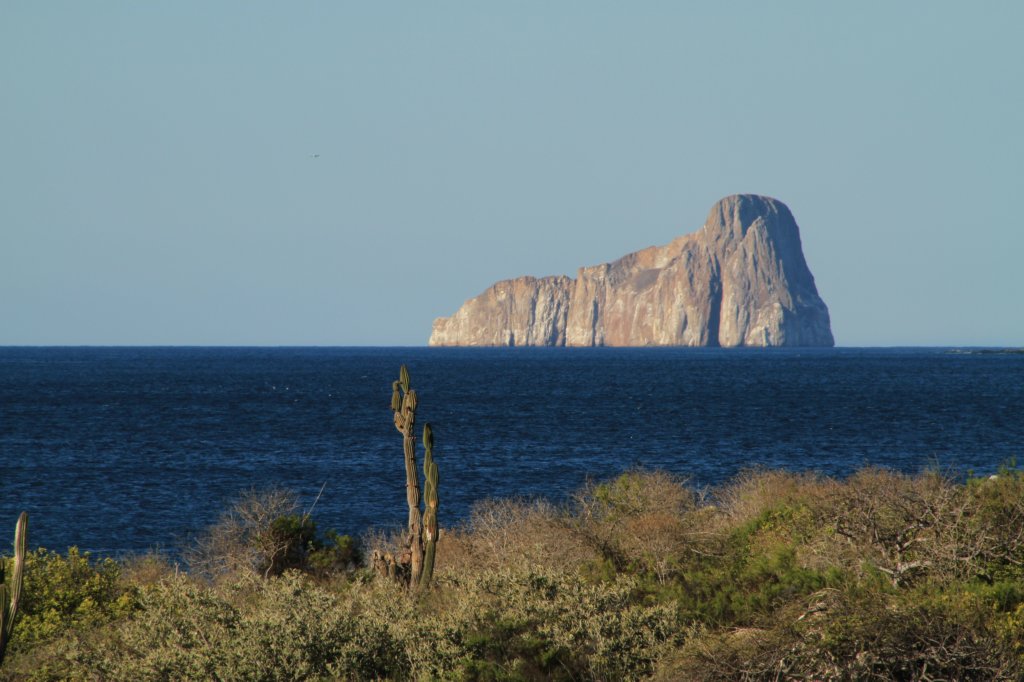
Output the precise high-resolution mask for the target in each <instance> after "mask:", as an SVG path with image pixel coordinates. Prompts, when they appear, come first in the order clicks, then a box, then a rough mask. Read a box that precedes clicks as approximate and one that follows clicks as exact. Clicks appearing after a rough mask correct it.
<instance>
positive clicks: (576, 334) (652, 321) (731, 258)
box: [430, 194, 833, 347]
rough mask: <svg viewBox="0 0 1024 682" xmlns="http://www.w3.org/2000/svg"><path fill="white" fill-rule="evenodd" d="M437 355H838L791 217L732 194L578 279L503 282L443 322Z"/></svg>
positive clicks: (769, 203)
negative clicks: (524, 349) (804, 351)
mask: <svg viewBox="0 0 1024 682" xmlns="http://www.w3.org/2000/svg"><path fill="white" fill-rule="evenodd" d="M430 345H432V346H518V345H544V346H650V345H676V346H728V347H731V346H831V345H833V339H832V331H831V328H830V323H829V315H828V308H827V307H826V306H825V303H824V301H822V300H821V298H820V297H819V296H818V291H817V288H816V287H815V284H814V277H813V276H812V275H811V271H810V269H809V268H808V267H807V262H806V261H805V260H804V255H803V249H802V247H801V243H800V231H799V228H798V227H797V224H796V220H795V219H794V218H793V214H792V213H791V212H790V210H789V208H788V207H787V206H786V205H785V204H784V203H782V202H781V201H779V200H777V199H772V198H770V197H764V196H759V195H755V194H734V195H732V196H728V197H725V198H724V199H721V200H719V201H718V202H717V203H715V205H714V206H713V207H712V208H711V211H710V212H709V213H708V217H707V220H706V221H705V223H704V226H703V228H702V229H701V230H699V231H697V232H696V233H692V234H689V235H684V236H682V237H679V238H678V239H675V240H673V241H672V242H671V243H670V244H668V245H667V246H662V247H650V248H647V249H643V250H642V251H637V252H635V253H631V254H628V255H626V256H623V257H622V258H620V259H618V260H616V261H613V262H611V263H604V264H602V265H596V266H590V267H583V268H580V270H579V273H578V275H577V277H576V279H571V278H568V277H544V278H539V279H537V278H533V277H521V278H518V279H514V280H505V281H503V282H498V283H497V284H495V285H494V286H492V287H491V288H489V289H488V290H487V291H485V292H484V293H483V294H481V295H480V296H477V297H476V298H472V299H470V300H469V301H467V302H466V303H465V304H464V305H463V306H462V308H460V309H459V310H458V311H457V312H456V313H455V314H454V315H452V316H451V317H448V318H438V319H437V320H436V321H435V322H434V329H433V333H432V334H431V336H430Z"/></svg>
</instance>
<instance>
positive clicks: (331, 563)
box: [186, 489, 360, 580]
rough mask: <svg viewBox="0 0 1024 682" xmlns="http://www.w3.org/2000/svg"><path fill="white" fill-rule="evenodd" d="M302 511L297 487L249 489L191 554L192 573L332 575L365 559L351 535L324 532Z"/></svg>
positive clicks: (209, 575)
mask: <svg viewBox="0 0 1024 682" xmlns="http://www.w3.org/2000/svg"><path fill="white" fill-rule="evenodd" d="M297 509H298V500H297V496H296V495H295V493H293V492H291V491H287V490H282V489H271V490H267V491H255V490H250V491H248V492H246V493H244V494H243V495H242V496H241V497H240V498H239V499H238V500H237V501H236V502H235V503H234V504H232V506H231V508H230V509H229V510H228V511H227V512H225V513H224V514H222V515H221V518H220V519H219V520H218V521H217V523H215V524H214V525H213V526H211V527H210V528H209V529H208V530H207V531H206V532H205V533H204V534H202V535H201V536H200V537H199V538H198V539H197V541H196V544H195V546H194V547H193V548H191V550H190V551H189V552H188V554H187V556H186V558H187V560H188V563H189V567H190V569H191V571H192V573H193V574H194V575H197V576H202V577H205V578H207V579H209V580H223V579H228V578H231V577H235V576H241V575H259V576H263V577H270V576H278V575H281V574H282V573H284V572H285V571H286V570H289V569H298V570H302V571H307V572H310V573H314V574H316V575H319V576H326V575H329V574H331V573H333V572H337V571H342V570H351V569H352V568H354V567H355V566H356V565H357V564H358V563H359V562H360V554H359V550H358V547H357V545H356V543H355V541H354V540H353V539H352V538H351V537H349V536H347V535H339V534H338V533H336V532H335V531H333V530H328V531H327V532H326V533H323V534H321V533H319V532H318V531H317V527H316V522H315V521H314V520H313V519H312V517H310V516H309V515H308V514H298V513H297Z"/></svg>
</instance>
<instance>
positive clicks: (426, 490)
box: [419, 424, 438, 587]
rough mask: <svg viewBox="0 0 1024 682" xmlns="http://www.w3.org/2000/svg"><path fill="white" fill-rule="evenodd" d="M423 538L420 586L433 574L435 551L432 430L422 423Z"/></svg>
mask: <svg viewBox="0 0 1024 682" xmlns="http://www.w3.org/2000/svg"><path fill="white" fill-rule="evenodd" d="M423 447H424V450H425V454H424V456H423V540H424V542H425V544H426V548H425V556H424V559H423V574H422V575H421V576H420V582H419V586H420V587H429V586H430V581H431V579H432V578H433V576H434V557H435V554H436V552H437V536H438V532H437V463H436V462H435V461H434V431H433V429H431V428H430V424H424V425H423Z"/></svg>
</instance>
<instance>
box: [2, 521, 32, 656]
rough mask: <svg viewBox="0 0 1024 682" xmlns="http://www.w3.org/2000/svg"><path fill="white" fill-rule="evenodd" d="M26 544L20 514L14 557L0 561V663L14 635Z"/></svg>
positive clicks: (26, 530) (25, 535)
mask: <svg viewBox="0 0 1024 682" xmlns="http://www.w3.org/2000/svg"><path fill="white" fill-rule="evenodd" d="M27 543H28V514H26V513H25V512H21V516H19V517H18V523H17V525H16V526H15V527H14V557H13V558H11V559H0V663H3V660H4V654H5V653H6V652H7V643H8V642H10V641H11V635H12V634H14V617H15V616H16V615H17V614H18V602H19V601H21V584H22V579H23V578H24V571H25V546H26V544H27Z"/></svg>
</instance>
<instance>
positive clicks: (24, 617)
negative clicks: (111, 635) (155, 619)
mask: <svg viewBox="0 0 1024 682" xmlns="http://www.w3.org/2000/svg"><path fill="white" fill-rule="evenodd" d="M26 559H27V561H26V566H25V586H24V588H23V591H22V601H21V607H20V609H19V614H18V627H17V628H15V630H14V639H13V641H12V648H13V649H14V650H18V649H24V648H27V647H30V646H31V645H33V644H34V643H36V642H39V641H42V640H46V639H50V638H52V637H55V636H58V635H61V634H63V633H64V632H66V631H68V630H74V629H85V628H96V627H98V626H101V625H103V624H105V623H109V622H111V621H113V620H116V619H118V618H122V617H124V616H126V615H128V614H129V613H131V612H132V611H133V610H134V609H135V608H137V606H138V594H137V591H136V590H135V589H134V588H133V587H132V586H130V585H126V584H124V583H123V582H122V580H121V574H122V565H121V564H120V563H119V562H117V561H115V560H113V559H109V558H108V559H101V560H99V561H93V560H92V559H91V557H90V555H89V553H88V552H85V553H80V552H79V551H78V548H77V547H71V548H69V549H68V551H67V554H66V555H61V554H59V553H57V552H52V551H49V550H47V549H44V548H39V549H37V550H35V551H32V552H29V553H28V555H27V557H26Z"/></svg>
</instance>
